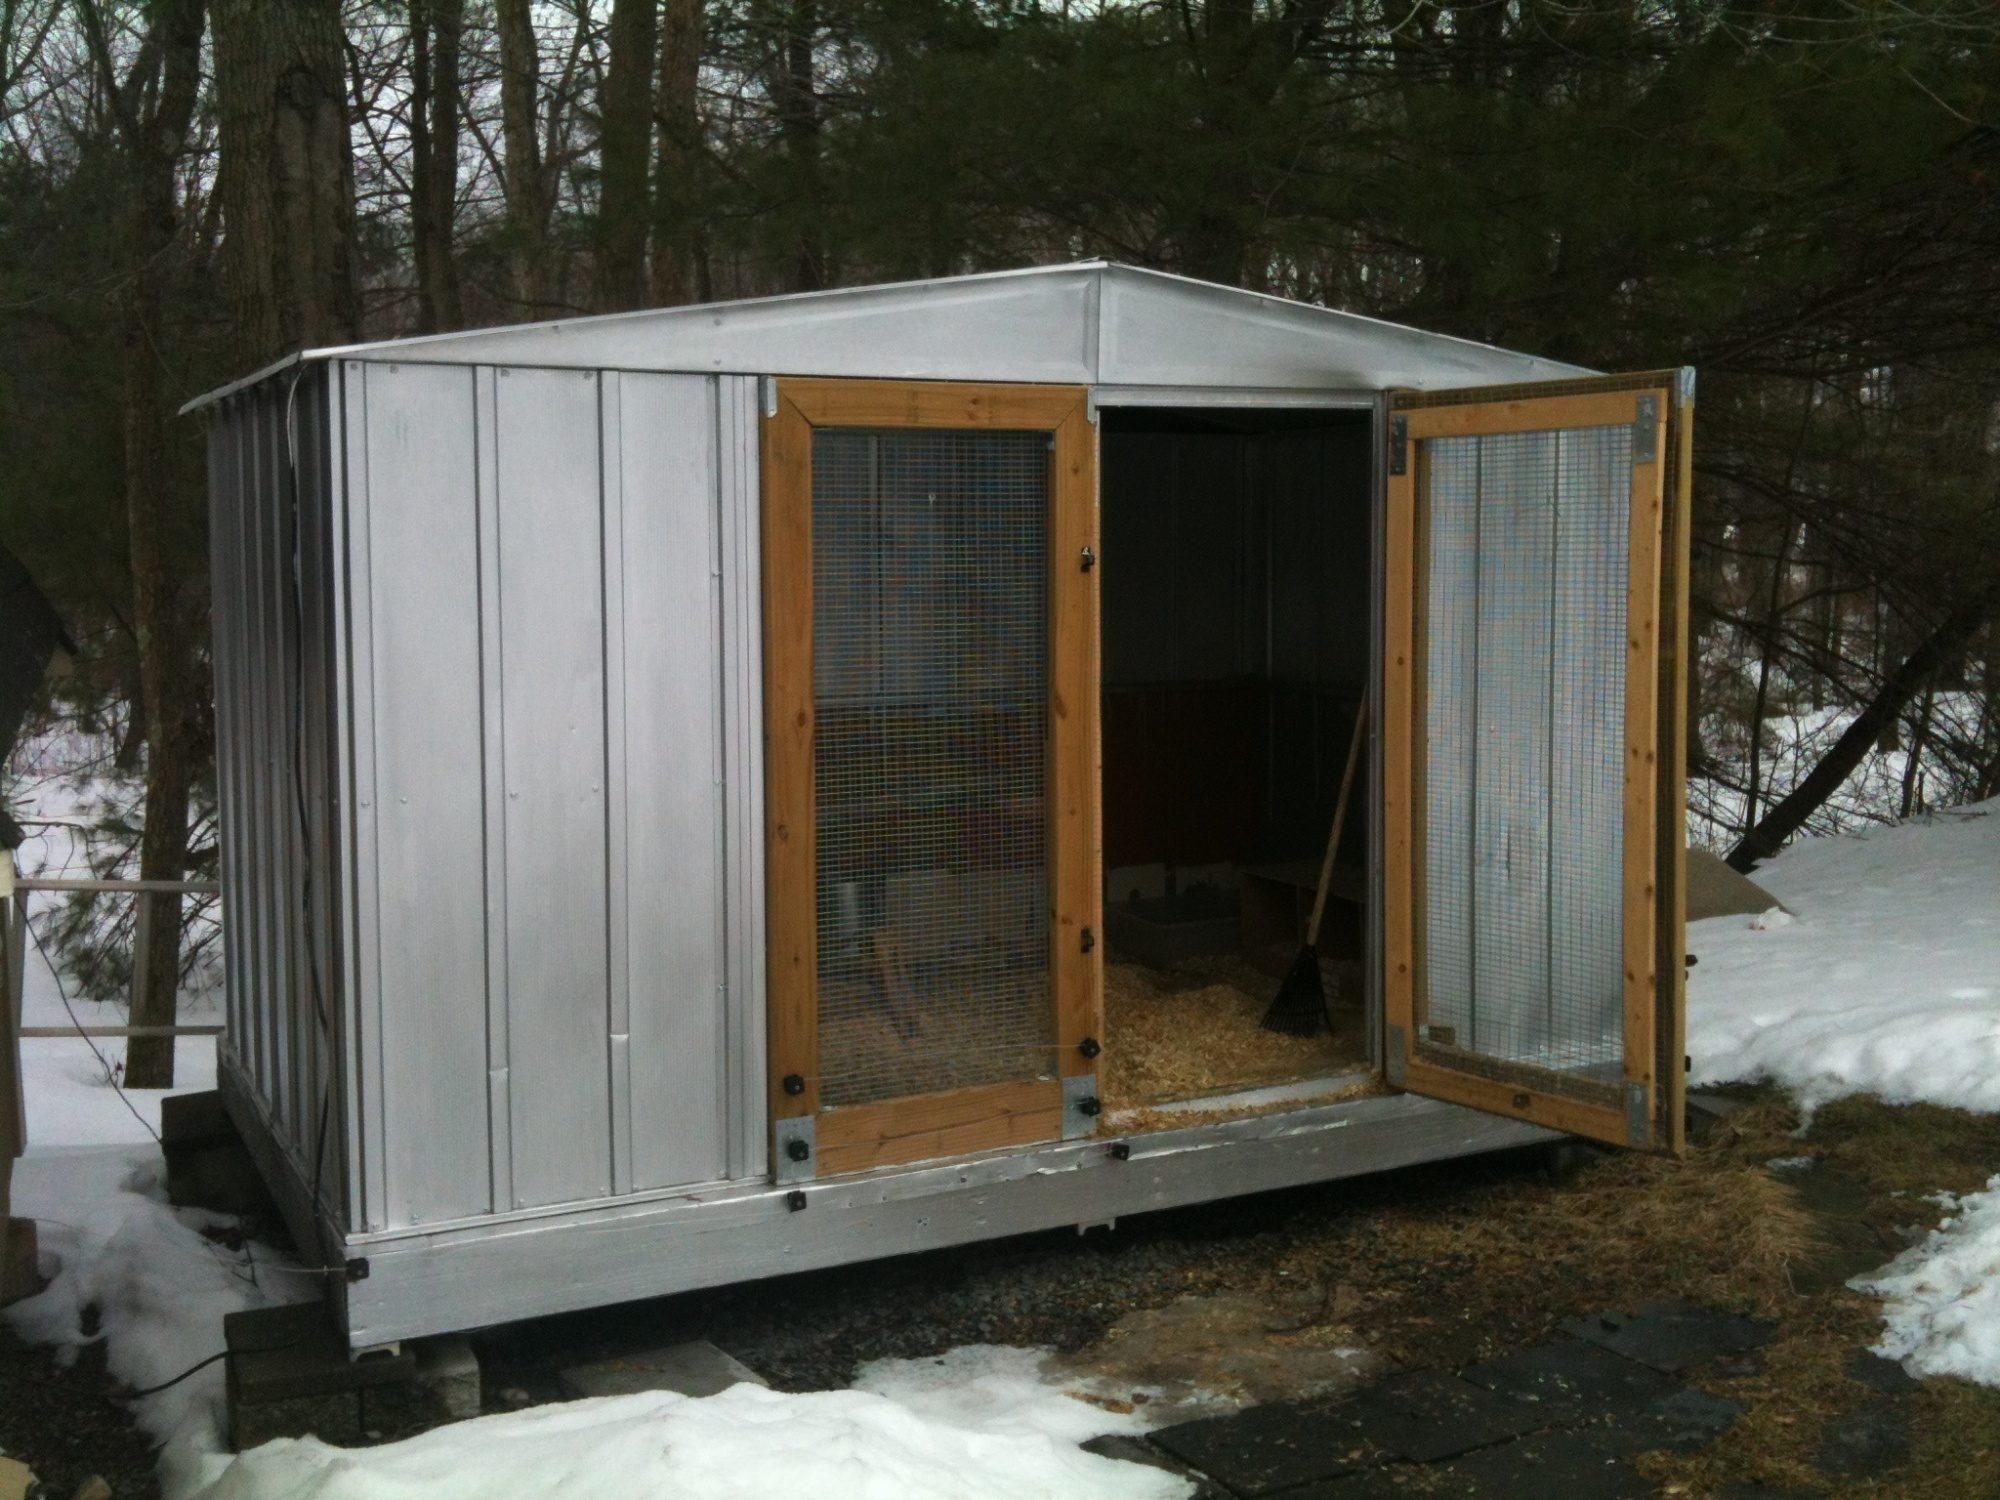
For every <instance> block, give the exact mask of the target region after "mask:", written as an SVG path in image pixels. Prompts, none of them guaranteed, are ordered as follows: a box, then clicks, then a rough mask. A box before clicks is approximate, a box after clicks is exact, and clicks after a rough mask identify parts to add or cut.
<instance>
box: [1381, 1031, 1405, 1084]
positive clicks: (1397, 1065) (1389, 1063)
mask: <svg viewBox="0 0 2000 1500" xmlns="http://www.w3.org/2000/svg"><path fill="white" fill-rule="evenodd" d="M1409 1046H1410V1039H1409V1035H1408V1033H1406V1032H1405V1031H1404V1030H1403V1028H1402V1027H1400V1026H1384V1027H1383V1028H1382V1074H1383V1076H1384V1077H1385V1078H1387V1079H1388V1080H1389V1083H1390V1086H1391V1087H1393V1088H1401V1087H1402V1086H1403V1084H1404V1082H1405V1080H1407V1079H1408V1078H1409V1076H1410V1074H1409V1063H1410V1059H1409V1057H1408V1055H1407V1054H1408V1052H1409Z"/></svg>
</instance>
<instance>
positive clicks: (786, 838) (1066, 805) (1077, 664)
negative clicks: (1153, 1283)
mask: <svg viewBox="0 0 2000 1500" xmlns="http://www.w3.org/2000/svg"><path fill="white" fill-rule="evenodd" d="M774 384H775V387H776V401H775V410H774V411H773V412H771V413H770V414H769V415H766V416H765V417H764V419H763V424H762V426H763V441H762V465H761V472H762V489H763V593H764V607H763V613H764V731H765V752H764V753H765V764H764V778H765V792H764V822H765V885H766V915H765V923H766V947H767V955H768V962H767V965H766V970H765V985H766V991H767V1016H768V1025H769V1034H768V1039H767V1056H768V1072H769V1091H770V1115H771V1124H772V1130H773V1133H774V1134H773V1141H772V1151H773V1158H772V1159H773V1162H774V1163H776V1161H777V1160H778V1157H777V1151H778V1149H779V1148H778V1143H777V1140H776V1132H777V1130H778V1125H779V1122H781V1121H786V1120H796V1119H800V1118H802V1117H815V1130H814V1134H815V1136H816V1141H815V1143H814V1149H815V1150H816V1153H817V1160H816V1162H814V1164H813V1169H812V1171H811V1172H810V1173H807V1174H803V1175H812V1176H820V1177H825V1176H832V1175H834V1174H837V1173H842V1172H854V1171H861V1170H865V1169H866V1168H869V1167H876V1166H887V1165H890V1164H893V1163H900V1162H910V1161H921V1160H928V1159H932V1158H938V1157H948V1156H959V1155H964V1154H967V1153H969V1152H974V1151H981V1150H988V1149H992V1148H995V1147H1000V1146H1007V1145H1018V1144H1026V1143H1029V1142H1033V1141H1042V1140H1058V1139H1061V1138H1062V1136H1063V1134H1064V1130H1063V1125H1064V1114H1065V1108H1064V1086H1063V1083H1062V1082H1061V1081H1060V1080H1061V1079H1069V1078H1076V1077H1081V1076H1084V1075H1093V1074H1095V1073H1096V1071H1097V1064H1096V1062H1095V1061H1094V1060H1093V1059H1094V1058H1095V1057H1096V1056H1097V1053H1098V1043H1097V1040H1096V1039H1097V1038H1099V1037H1101V1036H1102V1035H1103V1024H1102V1020H1101V1016H1102V1005H1103V961H1104V952H1103V946H1102V944H1101V942H1099V941H1098V938H1099V935H1101V933H1102V930H1103V920H1102V913H1101V912H1100V910H1099V907H1100V904H1101V895H1100V891H1101V881H1100V879H1099V869H1098V866H1099V848H1100V833H1099V821H1098V763H1099V751H1098V725H1097V718H1098V709H1097V692H1098V687H1097V684H1098V614H1097V587H1096V580H1097V574H1096V572H1095V571H1094V569H1092V568H1090V567H1089V566H1087V565H1086V563H1085V561H1084V559H1085V553H1086V549H1088V552H1089V556H1090V558H1091V559H1092V560H1094V558H1095V554H1096V549H1097V545H1098V540H1097V429H1096V426H1095V425H1094V424H1093V423H1092V422H1091V420H1090V412H1089V401H1088V396H1089V393H1088V390H1087V389H1086V388H1085V387H1082V386H1049V385H987V384H971V383H965V382H950V381H905V380H861V379H856V380H835V379H807V378H799V379H779V380H777V381H775V382H774ZM818 427H848V428H873V429H882V428H945V429H953V428H957V429H987V430H996V431H998V430H1012V431H1034V432H1046V433H1048V434H1049V435H1050V442H1051V452H1050V482H1049V513H1048V583H1049V620H1048V624H1049V680H1048V733H1049V759H1048V780H1047V783H1046V789H1045V797H1046V801H1047V805H1048V820H1049V822H1048V845H1047V848H1048V857H1049V895H1050V904H1049V909H1050V918H1051V919H1050V923H1049V946H1050V951H1049V980H1050V988H1051V991H1052V996H1053V1004H1054V1008H1055V1018H1054V1019H1055V1025H1054V1034H1055V1038H1056V1044H1057V1057H1058V1059H1059V1067H1058V1069H1057V1072H1058V1075H1059V1076H1058V1078H1057V1079H1051V1080H1027V1081H1022V1082H1009V1083H998V1084H989V1085H985V1086H982V1087H977V1088H966V1089H954V1090H949V1091H946V1092H943V1093H935V1094H918V1095H910V1096H906V1097H903V1098H899V1099H890V1100H884V1101H882V1102H880V1103H875V1104H863V1105H850V1106H845V1107H842V1108H839V1109H836V1110H834V1111H832V1112H831V1113H822V1112H821V1110H820V1104H819V1077H818V1073H819V993H818V991H819V962H818V932H817V927H818V911H817V890H816V865H815V850H814V840H815V837H816V809H815V806H814V790H813V756H814V729H815V725H814V695H813V596H812V446H813V430H814V429H815V428H818Z"/></svg>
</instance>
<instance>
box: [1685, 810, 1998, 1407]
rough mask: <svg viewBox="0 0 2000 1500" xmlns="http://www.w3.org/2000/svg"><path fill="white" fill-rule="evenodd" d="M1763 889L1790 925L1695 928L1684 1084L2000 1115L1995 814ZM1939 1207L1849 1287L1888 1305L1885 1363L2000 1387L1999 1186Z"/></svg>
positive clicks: (1916, 830)
mask: <svg viewBox="0 0 2000 1500" xmlns="http://www.w3.org/2000/svg"><path fill="white" fill-rule="evenodd" d="M1755 879H1756V880H1757V881H1758V882H1759V883H1760V884H1761V885H1763V886H1764V887H1765V889H1767V890H1769V891H1770V892H1771V894H1772V895H1773V896H1775V897H1776V898H1777V899H1778V900H1780V901H1782V902H1783V903H1784V904H1785V907H1786V908H1787V910H1788V911H1789V912H1790V916H1789V918H1787V917H1786V913H1785V912H1767V913H1765V914H1764V915H1763V916H1760V917H1751V918H1747V919H1746V918H1743V917H1717V918H1715V919H1713V920H1711V921H1707V922H1698V923H1695V924H1693V925H1692V926H1690V927H1689V929H1688V949H1689V951H1690V952H1693V953H1696V954H1699V955H1700V959H1701V962H1700V963H1699V964H1698V965H1697V966H1696V967H1695V968H1694V969H1693V970H1692V971H1691V972H1690V973H1689V975H1688V1046H1689V1051H1690V1053H1691V1055H1692V1056H1693V1059H1694V1070H1693V1073H1692V1074H1691V1076H1690V1080H1689V1081H1690V1082H1691V1083H1693V1084H1696V1085H1701V1084H1709V1083H1722V1082H1728V1081H1732V1080H1748V1079H1771V1080H1773V1081H1775V1082H1777V1083H1780V1084H1783V1085H1784V1086H1785V1087H1787V1088H1789V1089H1791V1090H1792V1091H1793V1092H1794V1093H1795V1094H1796V1095H1797V1097H1798V1098H1799V1100H1800V1102H1801V1103H1802V1104H1803V1105H1804V1106H1805V1107H1806V1108H1807V1109H1808V1110H1810V1109H1812V1108H1813V1107H1815V1106H1817V1105H1820V1104H1824V1103H1826V1102H1828V1101H1829V1100H1833V1099H1838V1098H1841V1097H1844V1096H1846V1095H1850V1094H1862V1093H1867V1094H1876V1095H1879V1096H1880V1097H1882V1098H1883V1099H1886V1100H1888V1101H1889V1102H1891V1103H1896V1104H1911V1103H1928V1104H1939V1105H1948V1106H1953V1107H1956V1108H1959V1109H1966V1110H1975V1111H1980V1112H1985V1113H1991V1112H1993V1111H1996V1110H2000V801H1995V802H1986V803H1982V804H1978V805H1976V806H1972V807H1965V808H1958V809H1954V810H1951V811H1947V812H1940V813H1935V814H1932V815H1930V816H1928V817H1925V818H1922V819H1918V820H1915V821H1912V822H1910V823H1906V824H1903V825H1900V826H1896V827H1888V828H1876V829H1871V830H1868V831H1866V832H1860V833H1850V834H1846V835H1842V836H1838V837H1827V838H1817V839H1807V840H1804V841H1803V842H1800V843H1798V844H1794V845H1793V846H1792V847H1791V848H1789V849H1787V850H1785V851H1784V853H1782V854H1781V855H1779V856H1778V858H1777V859H1775V860H1773V861H1771V862H1770V863H1769V864H1767V865H1765V866H1764V867H1763V868H1761V869H1759V870H1758V871H1757V872H1756V874H1755ZM1809 1162H1810V1158H1785V1159H1781V1160H1778V1161H1773V1162H1771V1163H1769V1165H1770V1166H1771V1167H1773V1168H1776V1169H1791V1168H1795V1167H1799V1166H1804V1165H1808V1164H1809ZM1944 1206H1945V1209H1946V1212H1947V1217H1946V1219H1945V1221H1944V1222H1943V1223H1942V1224H1941V1225H1940V1226H1939V1227H1938V1228H1937V1229H1935V1230H1933V1231H1931V1232H1930V1233H1929V1234H1928V1235H1927V1236H1926V1237H1925V1238H1924V1240H1923V1241H1922V1242H1921V1243H1919V1244H1916V1245H1913V1246H1912V1247H1911V1248H1910V1249H1909V1250H1907V1251H1905V1252H1904V1253H1903V1254H1902V1255H1900V1256H1898V1257H1897V1258H1896V1260H1895V1261H1894V1262H1892V1263H1891V1264H1889V1265H1888V1266H1885V1267H1883V1268H1882V1269H1881V1270H1880V1271H1877V1272H1875V1273H1874V1274H1872V1275H1869V1276H1864V1277H1860V1278H1857V1279H1856V1280H1855V1282H1854V1285H1855V1286H1856V1287H1858V1288H1860V1289H1861V1290H1864V1291H1868V1292H1872V1293H1874V1294H1875V1295H1877V1296H1880V1297H1881V1298H1883V1299H1884V1308H1883V1322H1884V1331H1883V1336H1882V1340H1881V1342H1880V1343H1879V1344H1878V1345H1877V1346H1876V1349H1877V1352H1878V1353H1881V1354H1884V1355H1887V1356H1889V1357H1890V1358H1892V1359H1898V1360H1901V1361H1903V1363H1904V1365H1905V1367H1906V1368H1907V1369H1909V1370H1910V1371H1911V1373H1913V1374H1917V1375H1958V1376H1963V1377H1965V1378H1967V1379H1970V1380H1977V1381H1980V1382H1982V1383H1984V1384H1987V1385H2000V1176H1996V1177H1994V1178H1993V1180H1992V1181H1991V1182H1989V1183H1988V1184H1987V1186H1986V1188H1985V1190H1984V1191H1982V1192H1978V1193H1973V1194H1970V1195H1968V1196H1967V1197H1965V1198H1964V1199H1963V1200H1947V1201H1946V1202H1945V1205H1944Z"/></svg>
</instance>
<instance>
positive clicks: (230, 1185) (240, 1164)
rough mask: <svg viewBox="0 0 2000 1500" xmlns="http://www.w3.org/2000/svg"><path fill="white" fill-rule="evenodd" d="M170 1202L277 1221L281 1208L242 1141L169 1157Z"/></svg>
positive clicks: (180, 1151)
mask: <svg viewBox="0 0 2000 1500" xmlns="http://www.w3.org/2000/svg"><path fill="white" fill-rule="evenodd" d="M167 1201H168V1202H169V1203H172V1204H173V1205H174V1206H175V1207H177V1208H205V1209H207V1210H208V1211H209V1212H210V1213H218V1214H234V1215H237V1216H239V1217H243V1218H257V1219H263V1220H265V1221H268V1222H275V1221H276V1219H277V1216H278V1205H277V1202H276V1200H274V1199H273V1198H272V1197H271V1190H270V1189H269V1188H267V1187H266V1186H265V1185H264V1179H263V1178H262V1177H261V1176H260V1175H259V1174H258V1171H257V1163H256V1162H255V1161H254V1160H252V1159H251V1156H250V1153H249V1151H248V1150H247V1149H246V1148H245V1147H244V1145H243V1143H242V1142H241V1141H238V1140H236V1139H234V1138H233V1137H232V1138H231V1139H229V1140H226V1141H222V1142H219V1143H213V1144H208V1145H190V1146H181V1147H178V1148H176V1149H175V1150H174V1151H172V1152H170V1153H168V1156H167Z"/></svg>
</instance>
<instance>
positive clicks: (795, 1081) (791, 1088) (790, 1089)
mask: <svg viewBox="0 0 2000 1500" xmlns="http://www.w3.org/2000/svg"><path fill="white" fill-rule="evenodd" d="M805 1091H806V1081H805V1079H803V1078H801V1077H800V1076H799V1075H798V1074H797V1073H787V1074H786V1075H785V1092H786V1093H788V1094H790V1095H791V1096H792V1097H793V1098H797V1097H798V1096H799V1095H800V1094H803V1093H804V1092H805Z"/></svg>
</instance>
